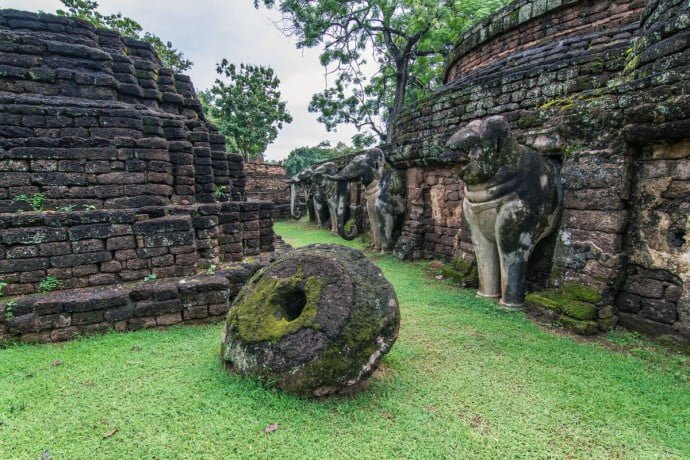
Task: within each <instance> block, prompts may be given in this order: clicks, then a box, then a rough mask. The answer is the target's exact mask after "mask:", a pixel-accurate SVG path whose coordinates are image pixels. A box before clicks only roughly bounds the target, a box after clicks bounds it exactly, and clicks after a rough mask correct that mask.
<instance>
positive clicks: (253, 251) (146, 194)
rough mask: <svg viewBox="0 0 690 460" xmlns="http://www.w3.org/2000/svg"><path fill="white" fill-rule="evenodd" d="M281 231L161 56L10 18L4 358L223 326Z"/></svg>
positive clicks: (0, 225)
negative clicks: (73, 341) (89, 337)
mask: <svg viewBox="0 0 690 460" xmlns="http://www.w3.org/2000/svg"><path fill="white" fill-rule="evenodd" d="M272 218H273V203H271V202H267V201H260V202H259V201H255V202H250V201H245V172H244V168H243V160H242V157H241V156H240V155H236V154H229V153H227V152H226V149H225V140H224V137H223V136H222V135H221V134H219V133H218V131H217V129H216V128H215V127H214V126H212V125H210V124H209V123H208V122H207V121H206V120H205V118H204V116H203V114H202V110H201V105H200V103H199V100H198V99H197V97H196V95H195V92H194V88H193V86H192V83H191V81H190V80H189V78H188V77H186V76H184V75H178V74H174V73H173V72H172V71H170V70H169V69H166V68H164V67H163V66H162V65H161V62H160V61H159V59H158V57H157V56H156V55H155V53H154V51H153V49H152V48H151V47H150V45H148V44H146V43H143V42H140V41H136V40H132V39H129V38H125V37H122V36H120V35H118V34H117V33H114V32H112V31H109V30H104V29H96V28H94V27H93V26H92V25H90V24H88V23H87V22H85V21H80V20H72V19H65V18H59V17H56V16H53V15H48V14H33V13H27V12H20V11H14V10H0V282H2V283H3V284H2V286H3V289H2V294H1V295H0V297H2V296H4V297H2V299H1V300H0V343H1V342H3V341H6V340H16V339H19V340H23V341H41V342H48V341H59V340H65V339H69V338H71V337H74V336H75V335H77V334H81V333H91V332H101V331H106V330H111V329H115V330H134V329H140V328H145V327H155V326H167V325H171V324H175V323H180V322H198V321H209V320H212V319H215V318H222V317H223V316H224V315H225V314H226V313H227V310H228V307H229V301H231V300H232V299H233V298H234V296H235V295H236V294H237V292H238V291H239V289H240V288H241V286H242V285H243V284H244V283H245V282H246V280H247V279H248V278H249V277H250V276H251V275H252V274H253V272H255V271H256V270H257V269H258V268H259V267H260V266H261V265H262V264H264V263H265V262H266V260H265V257H263V258H262V257H255V259H254V260H253V261H251V262H250V261H248V260H247V259H246V258H247V257H250V256H251V257H253V256H260V255H262V254H269V253H271V252H273V250H274V234H273V229H272ZM154 280H155V281H154ZM40 291H43V292H46V291H54V292H50V294H45V293H43V294H42V293H40Z"/></svg>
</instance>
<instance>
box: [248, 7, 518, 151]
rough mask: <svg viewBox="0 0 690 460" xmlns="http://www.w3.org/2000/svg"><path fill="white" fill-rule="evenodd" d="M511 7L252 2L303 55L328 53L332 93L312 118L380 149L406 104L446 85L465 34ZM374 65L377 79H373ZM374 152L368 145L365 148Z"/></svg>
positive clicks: (319, 98) (318, 97) (315, 106)
mask: <svg viewBox="0 0 690 460" xmlns="http://www.w3.org/2000/svg"><path fill="white" fill-rule="evenodd" d="M507 3H508V0H469V1H458V0H441V1H438V0H402V1H400V0H347V1H339V2H336V1H333V0H254V5H255V6H256V7H258V6H259V5H264V6H266V7H268V8H276V9H278V10H279V11H280V12H281V13H282V15H283V26H284V30H285V31H286V32H287V33H288V34H290V35H292V36H294V37H295V38H296V39H297V47H298V48H312V47H323V50H324V51H323V52H322V54H321V64H322V65H323V66H324V67H325V68H326V74H327V75H328V76H330V75H334V76H335V81H334V82H333V84H332V85H331V86H330V87H327V88H326V89H325V90H324V91H322V92H320V93H317V94H315V95H314V96H313V98H312V101H311V103H310V105H309V110H310V111H312V112H318V113H319V114H320V115H319V117H318V120H319V121H320V122H322V123H323V124H324V125H325V126H326V128H327V129H329V130H333V129H335V127H336V126H338V125H339V124H343V123H347V124H352V125H354V126H355V127H357V129H358V130H360V131H362V132H363V133H366V134H362V136H364V137H363V138H360V139H358V141H357V142H361V141H363V140H366V141H368V142H370V143H373V142H375V140H374V137H372V135H373V136H376V137H378V140H379V141H386V140H390V137H391V135H392V127H393V126H394V125H395V122H396V120H397V118H398V116H399V114H400V111H401V110H402V109H403V107H404V106H405V105H406V104H409V103H411V102H413V101H416V100H419V99H420V98H422V97H425V96H426V95H428V94H429V93H430V91H431V90H432V89H433V88H434V87H436V86H438V85H439V84H440V83H441V80H442V68H443V61H444V58H445V57H446V56H447V55H448V53H449V52H450V50H451V49H452V46H453V45H454V44H455V41H456V40H457V37H458V35H459V34H460V32H462V31H463V30H465V29H466V28H468V27H469V26H470V25H472V24H473V23H474V22H476V21H477V20H478V19H480V18H482V17H484V16H486V15H488V14H490V13H491V12H493V11H495V10H496V9H498V8H500V7H502V6H504V5H505V4H507ZM370 59H371V60H372V61H373V63H375V65H376V67H377V72H376V73H375V74H374V75H373V76H372V77H371V78H370V79H368V78H367V76H366V71H365V69H366V66H367V65H368V64H369V62H368V61H369V60H370ZM364 145H370V144H364Z"/></svg>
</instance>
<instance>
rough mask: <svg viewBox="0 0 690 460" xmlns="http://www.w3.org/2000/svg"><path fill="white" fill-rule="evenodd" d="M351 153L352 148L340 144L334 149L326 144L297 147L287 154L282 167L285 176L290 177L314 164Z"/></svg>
mask: <svg viewBox="0 0 690 460" xmlns="http://www.w3.org/2000/svg"><path fill="white" fill-rule="evenodd" d="M353 151H354V150H353V149H352V148H350V147H347V146H346V145H345V144H343V143H340V142H339V143H338V145H337V146H336V147H331V146H330V144H329V143H328V142H322V143H320V144H319V145H317V146H316V147H298V148H296V149H294V150H292V151H291V152H290V153H289V154H288V156H287V157H286V158H285V160H284V161H283V166H285V172H286V174H287V175H288V176H290V177H292V176H294V175H295V174H297V173H298V172H300V171H302V170H303V169H305V168H308V167H309V166H311V165H313V164H314V163H319V162H322V161H326V160H330V159H332V158H336V157H339V156H342V155H348V154H350V153H353Z"/></svg>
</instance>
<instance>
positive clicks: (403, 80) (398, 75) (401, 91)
mask: <svg viewBox="0 0 690 460" xmlns="http://www.w3.org/2000/svg"><path fill="white" fill-rule="evenodd" d="M409 66H410V59H409V57H408V56H404V57H402V58H401V59H396V61H395V98H394V99H393V107H391V110H390V111H389V115H388V126H387V129H386V143H387V144H390V143H391V142H392V141H393V136H394V135H395V125H396V123H397V122H398V117H399V116H400V112H401V111H402V109H403V107H404V106H405V93H406V90H407V79H408V77H409V75H408V73H409V71H410V69H409Z"/></svg>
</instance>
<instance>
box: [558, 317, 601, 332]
mask: <svg viewBox="0 0 690 460" xmlns="http://www.w3.org/2000/svg"><path fill="white" fill-rule="evenodd" d="M558 322H559V323H560V324H561V326H563V327H564V328H566V329H570V330H571V331H573V332H575V333H577V334H580V335H594V334H596V333H597V332H599V327H598V326H597V323H596V322H594V321H582V320H579V319H575V318H571V317H570V316H568V315H561V317H560V318H559V319H558Z"/></svg>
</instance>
